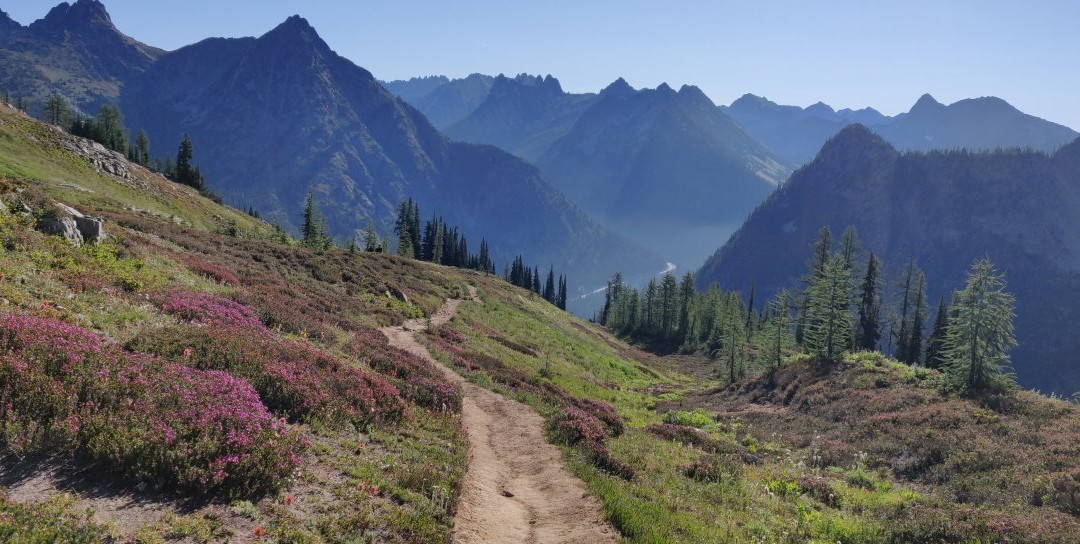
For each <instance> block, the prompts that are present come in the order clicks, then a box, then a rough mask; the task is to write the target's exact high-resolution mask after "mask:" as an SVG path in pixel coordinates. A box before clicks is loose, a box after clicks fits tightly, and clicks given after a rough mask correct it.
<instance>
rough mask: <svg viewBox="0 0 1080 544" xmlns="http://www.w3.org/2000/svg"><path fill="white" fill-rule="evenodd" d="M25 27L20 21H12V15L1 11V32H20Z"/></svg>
mask: <svg viewBox="0 0 1080 544" xmlns="http://www.w3.org/2000/svg"><path fill="white" fill-rule="evenodd" d="M22 27H23V26H22V25H20V24H19V22H18V21H16V20H15V19H12V18H11V16H10V15H8V14H7V12H5V11H4V10H2V9H0V32H2V31H5V30H18V29H21V28H22Z"/></svg>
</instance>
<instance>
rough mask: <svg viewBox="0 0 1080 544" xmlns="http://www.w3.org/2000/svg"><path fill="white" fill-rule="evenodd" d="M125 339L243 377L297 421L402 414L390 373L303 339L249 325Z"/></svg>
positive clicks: (359, 422)
mask: <svg viewBox="0 0 1080 544" xmlns="http://www.w3.org/2000/svg"><path fill="white" fill-rule="evenodd" d="M128 347H129V348H131V349H133V350H137V351H141V352H146V353H153V354H156V355H160V356H163V357H167V358H168V359H169V360H171V361H173V362H175V363H179V364H184V365H187V366H191V367H194V368H199V369H203V370H223V371H226V372H229V373H231V374H234V375H237V376H240V377H243V378H244V379H246V380H248V381H249V382H251V384H252V385H253V386H254V387H255V389H256V390H258V392H259V395H260V396H261V397H262V400H263V402H264V403H266V405H267V406H268V407H269V408H270V409H271V410H273V411H274V412H275V413H278V414H282V415H284V416H286V417H287V418H289V419H291V420H294V421H310V420H317V421H320V422H322V423H326V424H330V425H343V424H353V425H355V426H357V427H360V428H365V427H367V426H368V425H369V424H371V423H372V422H374V421H393V420H396V419H398V418H400V417H402V416H403V415H404V414H405V404H404V401H403V400H402V398H401V395H400V393H399V391H398V390H397V388H396V387H394V385H393V384H391V383H390V382H388V381H387V380H386V379H384V378H382V377H380V376H377V375H373V374H370V373H367V372H364V371H363V370H361V369H360V368H357V367H355V366H352V365H348V364H345V363H343V362H341V361H340V360H338V359H337V358H336V357H334V356H333V355H331V354H329V353H326V352H323V351H321V350H318V349H315V348H313V347H310V346H308V345H306V344H301V343H299V342H293V341H287V340H278V339H277V338H274V337H273V336H272V335H269V334H259V333H257V332H252V331H251V330H250V329H248V328H246V327H238V326H219V327H185V326H180V327H165V328H160V329H151V330H146V331H143V332H142V333H140V334H139V335H138V336H137V337H136V338H135V339H133V340H132V341H131V342H129V343H128Z"/></svg>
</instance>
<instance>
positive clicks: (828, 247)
mask: <svg viewBox="0 0 1080 544" xmlns="http://www.w3.org/2000/svg"><path fill="white" fill-rule="evenodd" d="M831 252H832V232H831V231H830V230H829V227H821V230H819V231H818V238H817V240H816V241H814V245H813V252H812V254H811V257H810V262H809V263H807V264H808V265H809V267H810V273H809V275H807V276H806V277H805V278H803V285H804V286H805V289H804V290H803V296H802V299H801V300H800V303H799V320H798V323H796V325H795V341H796V342H798V343H799V345H803V344H804V340H805V339H804V336H805V334H806V328H807V325H808V320H809V318H810V298H811V295H810V288H811V286H812V285H814V284H815V283H817V282H818V281H819V280H820V279H821V276H822V274H823V273H824V271H825V265H826V264H827V263H828V262H829V255H830V254H831Z"/></svg>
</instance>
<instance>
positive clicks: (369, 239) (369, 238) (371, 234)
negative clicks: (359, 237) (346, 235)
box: [364, 220, 379, 253]
mask: <svg viewBox="0 0 1080 544" xmlns="http://www.w3.org/2000/svg"><path fill="white" fill-rule="evenodd" d="M378 249H379V235H378V233H376V232H375V223H374V222H373V221H370V220H369V221H368V224H367V228H365V229H364V251H366V252H368V253H371V252H374V251H376V250H378Z"/></svg>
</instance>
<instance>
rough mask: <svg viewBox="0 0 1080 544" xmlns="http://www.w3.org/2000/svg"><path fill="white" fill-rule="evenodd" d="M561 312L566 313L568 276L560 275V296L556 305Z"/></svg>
mask: <svg viewBox="0 0 1080 544" xmlns="http://www.w3.org/2000/svg"><path fill="white" fill-rule="evenodd" d="M555 305H556V306H558V307H559V309H560V310H562V311H564V312H565V311H566V276H564V275H562V274H559V296H558V301H557V302H556V303H555Z"/></svg>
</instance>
